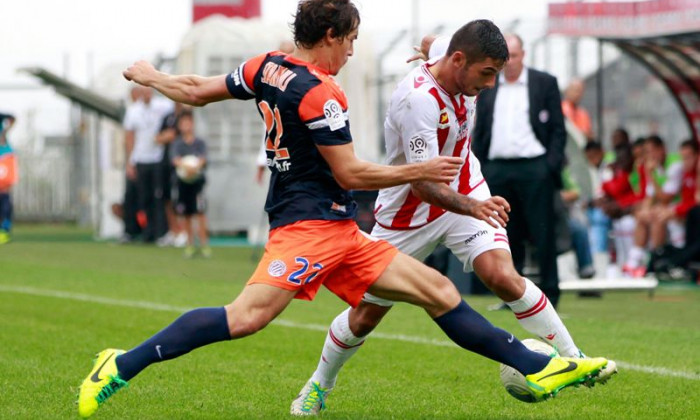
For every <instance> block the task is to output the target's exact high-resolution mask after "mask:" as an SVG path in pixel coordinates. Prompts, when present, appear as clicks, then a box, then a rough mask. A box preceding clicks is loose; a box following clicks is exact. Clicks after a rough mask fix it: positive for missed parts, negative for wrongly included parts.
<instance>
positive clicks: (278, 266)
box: [267, 260, 287, 277]
mask: <svg viewBox="0 0 700 420" xmlns="http://www.w3.org/2000/svg"><path fill="white" fill-rule="evenodd" d="M286 272H287V264H285V263H284V261H282V260H274V261H272V262H271V263H270V265H268V266H267V274H269V275H271V276H272V277H282V276H283V275H284V273H286Z"/></svg>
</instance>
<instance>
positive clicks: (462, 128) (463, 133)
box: [457, 121, 469, 141]
mask: <svg viewBox="0 0 700 420" xmlns="http://www.w3.org/2000/svg"><path fill="white" fill-rule="evenodd" d="M468 133H469V124H468V123H467V122H466V121H463V122H462V123H461V124H460V125H459V131H458V132H457V141H460V140H464V139H466V138H467V134H468Z"/></svg>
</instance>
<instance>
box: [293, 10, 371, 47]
mask: <svg viewBox="0 0 700 420" xmlns="http://www.w3.org/2000/svg"><path fill="white" fill-rule="evenodd" d="M359 24H360V12H358V10H357V8H356V7H355V5H354V4H353V3H352V2H351V1H350V0H302V1H300V2H299V6H298V7H297V13H296V15H294V23H293V24H292V31H293V32H294V43H295V44H296V45H297V46H300V47H303V48H307V49H310V48H312V47H313V46H314V45H316V44H317V43H318V42H319V41H320V40H322V39H323V37H324V36H326V32H327V31H328V29H330V30H331V36H333V37H334V38H338V39H343V38H345V37H346V36H348V35H349V34H350V32H352V31H353V29H355V28H356V27H357V26H358V25H359Z"/></svg>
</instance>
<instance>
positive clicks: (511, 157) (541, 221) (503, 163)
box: [472, 34, 566, 307]
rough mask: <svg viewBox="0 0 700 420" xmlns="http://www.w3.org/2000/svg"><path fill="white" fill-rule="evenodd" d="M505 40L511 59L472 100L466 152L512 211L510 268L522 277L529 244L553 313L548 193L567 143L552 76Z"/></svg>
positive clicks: (515, 39)
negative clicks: (475, 159)
mask: <svg viewBox="0 0 700 420" xmlns="http://www.w3.org/2000/svg"><path fill="white" fill-rule="evenodd" d="M505 39H506V43H507V44H508V52H509V54H510V59H509V60H508V62H506V65H505V67H504V69H503V72H502V73H501V75H500V76H499V78H498V80H497V83H496V86H495V87H494V88H493V89H489V90H486V91H483V92H482V93H481V94H480V95H479V98H478V100H477V109H476V126H475V129H474V142H473V145H472V150H473V151H474V154H475V155H476V156H477V157H478V158H479V160H480V161H481V162H482V164H483V173H484V177H485V178H486V182H488V185H489V187H490V188H491V193H492V194H493V195H499V196H501V197H503V198H505V199H506V200H507V201H508V202H509V203H510V205H511V209H512V211H511V213H510V223H509V224H508V226H507V231H508V237H509V239H510V248H511V252H512V254H513V261H514V263H515V267H516V269H517V270H518V271H519V272H521V273H522V269H523V266H524V262H525V246H524V245H525V241H526V240H528V239H531V240H532V243H533V244H534V245H535V247H536V248H537V260H538V266H539V272H540V278H541V284H540V288H541V289H542V291H543V292H544V293H545V294H546V295H547V297H548V298H549V300H550V301H551V302H552V305H554V306H555V307H556V305H557V303H558V301H559V275H558V273H557V253H556V242H555V234H554V225H555V223H554V217H555V215H554V193H555V191H556V190H557V189H559V188H561V170H562V166H563V162H564V145H565V142H566V132H565V129H564V117H563V115H562V109H561V95H560V93H559V87H558V85H557V79H556V78H555V77H554V76H552V75H550V74H547V73H544V72H541V71H537V70H533V69H529V68H526V67H525V66H524V64H523V58H524V56H525V52H524V51H523V43H522V39H521V38H520V37H519V36H517V35H514V34H511V35H507V36H505Z"/></svg>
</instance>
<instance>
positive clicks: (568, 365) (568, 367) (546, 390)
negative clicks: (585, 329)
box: [525, 357, 608, 401]
mask: <svg viewBox="0 0 700 420" xmlns="http://www.w3.org/2000/svg"><path fill="white" fill-rule="evenodd" d="M607 364H608V360H607V359H605V358H602V357H596V358H592V359H578V358H569V357H554V358H552V360H551V361H550V362H549V364H547V366H545V368H544V369H542V370H541V371H539V372H537V373H533V374H530V375H527V376H525V379H526V381H527V386H528V387H529V388H530V390H531V391H532V394H533V396H534V397H535V398H536V400H537V401H542V400H546V399H547V398H549V397H554V396H555V395H557V393H558V392H559V391H561V390H562V389H563V388H566V387H567V386H571V385H578V384H592V383H593V382H594V381H595V378H596V377H597V376H598V374H599V373H600V371H601V370H602V369H604V368H605V366H607Z"/></svg>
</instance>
